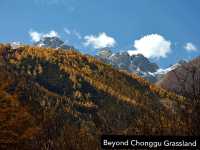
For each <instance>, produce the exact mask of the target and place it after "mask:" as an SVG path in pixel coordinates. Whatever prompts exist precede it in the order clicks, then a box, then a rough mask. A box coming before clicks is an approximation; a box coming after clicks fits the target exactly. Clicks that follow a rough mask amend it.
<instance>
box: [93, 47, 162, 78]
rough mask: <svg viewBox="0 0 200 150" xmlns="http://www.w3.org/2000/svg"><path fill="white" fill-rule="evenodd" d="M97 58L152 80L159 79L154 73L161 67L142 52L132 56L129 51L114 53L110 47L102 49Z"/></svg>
mask: <svg viewBox="0 0 200 150" xmlns="http://www.w3.org/2000/svg"><path fill="white" fill-rule="evenodd" d="M96 58H98V59H100V60H101V61H103V62H105V63H108V64H111V65H112V66H113V67H114V68H117V69H120V70H126V71H128V72H131V73H136V74H137V75H139V76H141V77H143V78H145V79H147V80H149V81H150V82H155V81H157V79H156V76H154V75H153V73H155V72H156V71H157V70H158V69H159V67H158V65H157V64H155V63H152V62H150V61H149V60H148V59H147V58H146V57H144V56H143V55H142V54H137V55H132V56H130V55H129V54H128V52H117V53H112V52H111V50H109V49H102V50H100V51H99V52H98V54H97V56H96Z"/></svg>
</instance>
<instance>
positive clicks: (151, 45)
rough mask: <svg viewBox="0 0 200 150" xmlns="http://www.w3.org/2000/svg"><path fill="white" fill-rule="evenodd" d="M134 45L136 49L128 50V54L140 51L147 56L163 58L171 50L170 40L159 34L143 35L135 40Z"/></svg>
mask: <svg viewBox="0 0 200 150" xmlns="http://www.w3.org/2000/svg"><path fill="white" fill-rule="evenodd" d="M134 47H135V48H136V50H130V51H128V52H129V54H130V55H133V54H139V53H140V54H143V55H144V56H145V57H147V58H156V59H159V58H162V57H163V58H165V57H167V55H168V54H169V53H170V52H171V42H170V41H168V40H166V39H165V38H164V37H163V36H162V35H159V34H150V35H145V36H144V37H142V38H140V39H139V40H135V42H134Z"/></svg>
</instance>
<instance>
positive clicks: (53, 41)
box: [34, 37, 73, 49]
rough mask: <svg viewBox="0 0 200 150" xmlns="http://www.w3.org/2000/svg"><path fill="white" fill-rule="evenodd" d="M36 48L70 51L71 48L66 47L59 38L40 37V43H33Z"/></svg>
mask: <svg viewBox="0 0 200 150" xmlns="http://www.w3.org/2000/svg"><path fill="white" fill-rule="evenodd" d="M34 45H35V46H38V47H50V48H63V49H70V48H73V47H72V46H68V45H66V44H65V43H64V42H63V41H62V40H61V39H60V38H59V37H42V38H41V39H40V41H38V42H36V43H34Z"/></svg>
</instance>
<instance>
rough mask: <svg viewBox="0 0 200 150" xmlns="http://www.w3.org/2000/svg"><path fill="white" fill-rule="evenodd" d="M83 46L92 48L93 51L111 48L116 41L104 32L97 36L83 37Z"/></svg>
mask: <svg viewBox="0 0 200 150" xmlns="http://www.w3.org/2000/svg"><path fill="white" fill-rule="evenodd" d="M84 40H85V42H84V43H83V44H84V45H85V46H92V47H93V48H95V49H99V48H105V47H113V46H114V45H115V44H116V41H115V39H114V38H113V37H110V36H108V35H107V34H106V33H105V32H102V33H99V35H97V36H95V35H87V36H85V37H84Z"/></svg>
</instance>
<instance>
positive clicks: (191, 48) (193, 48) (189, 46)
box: [184, 42, 198, 52]
mask: <svg viewBox="0 0 200 150" xmlns="http://www.w3.org/2000/svg"><path fill="white" fill-rule="evenodd" d="M184 49H185V50H186V51H188V52H194V51H197V50H198V49H197V47H196V46H195V45H194V44H193V43H191V42H188V43H186V44H185V46H184Z"/></svg>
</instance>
